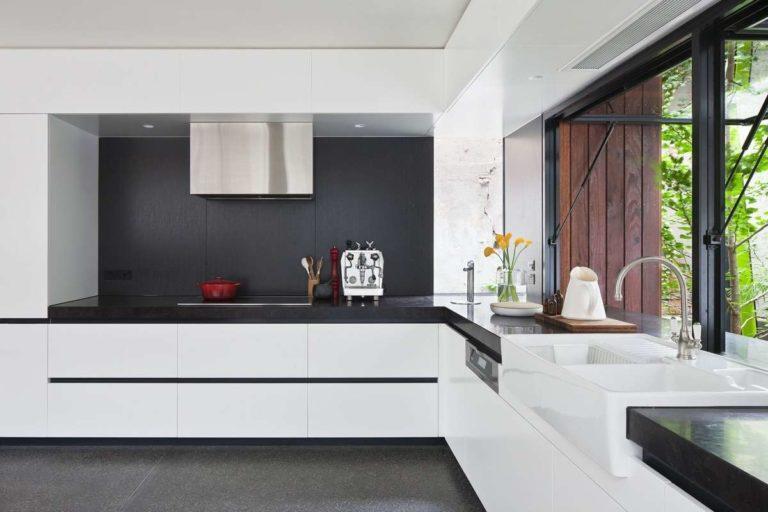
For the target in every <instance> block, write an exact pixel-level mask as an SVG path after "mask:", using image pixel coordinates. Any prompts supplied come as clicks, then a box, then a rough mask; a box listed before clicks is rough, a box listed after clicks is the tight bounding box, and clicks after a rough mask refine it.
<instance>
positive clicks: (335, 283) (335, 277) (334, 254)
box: [331, 245, 340, 304]
mask: <svg viewBox="0 0 768 512" xmlns="http://www.w3.org/2000/svg"><path fill="white" fill-rule="evenodd" d="M339 284H340V283H339V250H338V249H337V248H336V246H335V245H334V246H333V247H332V248H331V294H332V296H333V302H334V304H338V302H339Z"/></svg>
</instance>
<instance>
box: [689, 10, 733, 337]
mask: <svg viewBox="0 0 768 512" xmlns="http://www.w3.org/2000/svg"><path fill="white" fill-rule="evenodd" d="M692 46H693V55H692V58H693V63H692V66H693V87H692V89H693V95H692V96H693V168H692V171H693V316H694V319H696V320H697V321H699V322H701V324H702V338H703V342H704V349H706V350H708V351H710V352H721V351H722V350H723V349H724V348H725V347H724V336H725V333H724V325H725V321H724V319H725V318H726V315H727V308H726V307H725V305H726V304H725V273H724V268H725V267H724V257H725V251H724V250H723V249H722V246H720V245H715V244H708V243H706V240H708V238H709V237H710V236H711V235H712V234H716V233H720V232H721V231H720V229H721V227H722V223H723V218H724V214H725V195H724V193H723V191H724V184H725V152H724V147H723V146H724V144H725V139H724V137H725V128H724V126H725V115H724V95H723V83H722V82H723V76H724V75H723V58H722V56H723V43H722V39H721V38H720V36H719V33H718V32H717V30H716V28H715V27H714V26H713V25H710V26H707V27H702V28H701V29H699V30H697V31H696V32H694V34H693V45H692Z"/></svg>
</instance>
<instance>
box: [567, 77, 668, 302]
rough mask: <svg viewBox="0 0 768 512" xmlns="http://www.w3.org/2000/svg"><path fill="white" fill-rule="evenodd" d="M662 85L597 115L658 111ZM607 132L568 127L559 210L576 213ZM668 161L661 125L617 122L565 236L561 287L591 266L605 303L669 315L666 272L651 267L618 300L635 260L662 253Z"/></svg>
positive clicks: (633, 92)
mask: <svg viewBox="0 0 768 512" xmlns="http://www.w3.org/2000/svg"><path fill="white" fill-rule="evenodd" d="M661 99H662V98H661V80H660V79H658V78H654V79H652V80H648V81H646V82H645V83H644V84H641V85H639V86H637V87H635V88H633V89H630V90H628V91H627V92H626V93H624V94H622V95H619V96H617V97H615V98H612V99H611V100H610V101H608V102H605V103H603V104H601V105H598V106H597V107H595V108H594V109H592V110H591V111H590V112H589V113H590V114H611V113H613V114H642V113H644V114H658V113H660V109H661ZM605 133H606V125H605V124H604V123H600V124H598V123H595V124H590V125H587V124H585V123H570V122H563V123H561V124H560V148H559V150H560V152H559V154H560V162H559V180H560V181H559V194H560V201H559V210H560V215H561V220H562V217H563V216H564V215H565V213H566V212H567V211H568V208H569V206H570V204H571V198H572V197H574V196H575V194H576V191H577V190H578V187H579V185H580V184H581V181H582V179H583V177H584V175H585V173H586V171H587V168H588V166H589V162H590V161H591V160H592V159H593V158H594V157H595V154H596V152H597V149H598V147H599V146H600V142H601V141H602V139H603V137H604V136H605ZM660 161H661V128H660V127H659V126H640V125H617V126H616V128H615V129H614V132H613V134H612V135H611V138H610V139H609V141H608V144H607V146H606V147H605V149H604V150H603V153H602V154H601V155H600V156H599V157H598V160H597V163H596V165H595V170H594V171H593V174H592V177H591V178H590V180H589V184H588V189H587V190H585V191H584V193H582V196H581V198H580V199H579V202H578V203H577V205H576V207H575V209H574V211H573V215H572V216H571V220H570V222H569V223H568V225H567V226H566V227H565V229H563V232H562V234H561V237H560V287H561V289H562V290H563V291H565V290H566V289H567V286H568V277H569V276H568V274H569V272H570V270H571V268H573V267H575V266H588V267H590V268H592V269H593V270H594V271H595V272H597V274H598V276H599V277H600V291H601V292H602V294H603V300H604V301H605V302H606V303H607V304H608V305H610V306H614V307H619V308H624V309H626V310H628V311H636V312H643V313H648V314H653V315H660V314H661V272H660V269H659V267H658V266H656V265H644V266H643V268H642V270H634V271H632V272H630V273H629V275H628V276H627V279H626V281H625V285H624V300H623V301H616V300H615V299H614V298H613V290H614V287H615V283H616V275H617V274H618V272H619V270H620V269H621V267H623V266H624V265H625V264H626V263H627V262H629V261H631V260H633V259H636V258H639V257H641V256H656V255H659V254H661V194H660V190H659V186H658V182H657V173H658V167H659V164H660Z"/></svg>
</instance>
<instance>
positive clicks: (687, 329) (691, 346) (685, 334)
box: [614, 256, 701, 359]
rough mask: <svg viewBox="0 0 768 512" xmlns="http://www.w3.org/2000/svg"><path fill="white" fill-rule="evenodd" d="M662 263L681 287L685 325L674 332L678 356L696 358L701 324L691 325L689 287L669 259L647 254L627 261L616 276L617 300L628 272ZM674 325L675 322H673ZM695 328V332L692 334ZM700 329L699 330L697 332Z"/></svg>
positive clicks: (699, 345) (673, 336)
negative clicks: (637, 267) (646, 265)
mask: <svg viewBox="0 0 768 512" xmlns="http://www.w3.org/2000/svg"><path fill="white" fill-rule="evenodd" d="M650 262H655V263H660V264H661V265H663V266H665V267H667V268H668V269H669V270H671V271H672V273H673V274H674V275H675V277H676V278H677V284H678V286H679V287H680V303H681V309H682V311H681V314H682V317H683V318H682V322H683V325H681V326H680V333H679V334H676V333H674V332H673V333H672V341H674V342H675V343H677V358H678V359H696V354H697V352H698V351H699V349H700V348H701V339H700V338H701V324H693V325H692V326H691V325H689V323H688V322H689V320H688V318H689V315H688V288H687V287H686V285H685V277H683V273H682V272H680V269H679V268H678V267H677V265H675V264H674V263H672V262H671V261H669V260H666V259H664V258H661V257H659V256H646V257H644V258H638V259H636V260H634V261H631V262H629V263H627V265H626V266H624V268H622V269H621V270H620V271H619V275H618V276H617V277H616V292H615V294H614V295H615V297H616V300H622V298H623V294H622V292H621V285H622V284H623V283H624V278H625V277H627V273H628V272H629V271H630V270H632V269H633V268H635V267H636V266H638V265H640V264H643V263H650ZM673 326H674V322H673ZM673 330H674V327H673ZM691 330H693V334H691ZM697 331H698V332H697Z"/></svg>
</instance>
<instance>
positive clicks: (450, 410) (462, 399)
mask: <svg viewBox="0 0 768 512" xmlns="http://www.w3.org/2000/svg"><path fill="white" fill-rule="evenodd" d="M439 334H440V375H439V377H438V384H439V388H440V400H439V403H440V435H441V436H442V437H444V438H445V440H446V442H447V443H448V446H449V447H450V448H451V451H452V452H453V455H454V456H455V457H456V459H457V460H458V461H459V463H460V464H463V463H465V462H466V437H467V430H468V427H469V425H468V423H467V422H468V421H469V417H468V416H467V414H466V404H467V396H466V395H467V387H468V385H469V383H470V382H471V381H470V375H471V373H470V372H469V371H468V370H467V368H466V366H465V365H464V357H465V346H466V340H465V339H464V337H462V336H461V335H460V334H458V333H457V332H456V331H454V330H453V329H451V328H450V327H448V326H447V325H441V326H440V330H439Z"/></svg>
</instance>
